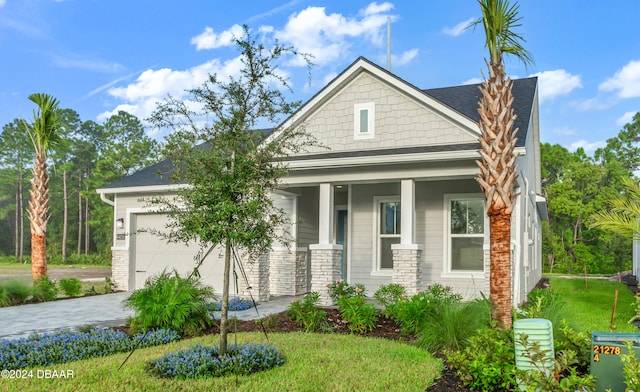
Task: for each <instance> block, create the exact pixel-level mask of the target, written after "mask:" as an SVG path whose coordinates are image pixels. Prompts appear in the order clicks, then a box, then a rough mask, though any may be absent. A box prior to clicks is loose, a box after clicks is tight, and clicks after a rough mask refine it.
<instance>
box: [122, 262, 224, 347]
mask: <svg viewBox="0 0 640 392" xmlns="http://www.w3.org/2000/svg"><path fill="white" fill-rule="evenodd" d="M213 300H215V295H214V293H213V289H212V288H211V287H209V286H203V285H201V284H200V280H199V279H198V278H197V277H194V276H191V277H189V278H182V277H180V276H179V275H178V273H177V272H176V271H174V272H173V274H171V273H168V272H166V271H163V272H162V273H161V274H160V275H158V276H155V277H152V278H150V279H149V280H147V281H146V282H145V284H144V287H143V288H141V289H139V290H136V291H134V292H133V293H132V294H131V296H129V298H127V299H126V300H125V301H124V304H125V306H127V307H129V308H132V309H133V310H134V311H135V317H134V318H133V319H132V320H131V328H132V329H133V330H134V331H139V330H145V329H149V328H170V329H173V330H175V331H178V332H180V333H182V334H187V335H196V334H199V333H201V332H202V331H203V330H204V329H206V328H208V327H210V326H211V325H213V321H212V320H211V317H210V316H209V311H208V309H207V304H208V303H210V302H212V301H213Z"/></svg>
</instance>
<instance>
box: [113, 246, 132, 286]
mask: <svg viewBox="0 0 640 392" xmlns="http://www.w3.org/2000/svg"><path fill="white" fill-rule="evenodd" d="M129 278H131V279H133V278H134V277H129V249H122V248H115V247H114V248H111V282H113V289H114V290H118V291H120V290H124V291H128V290H129Z"/></svg>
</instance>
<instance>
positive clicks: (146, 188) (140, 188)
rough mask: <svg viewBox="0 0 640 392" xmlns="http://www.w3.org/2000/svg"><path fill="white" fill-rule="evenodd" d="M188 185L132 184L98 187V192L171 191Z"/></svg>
mask: <svg viewBox="0 0 640 392" xmlns="http://www.w3.org/2000/svg"><path fill="white" fill-rule="evenodd" d="M186 186H188V185H187V184H169V185H149V186H131V187H120V188H98V189H96V192H97V193H100V194H116V193H117V194H122V193H152V192H171V191H176V190H178V189H181V188H184V187H186Z"/></svg>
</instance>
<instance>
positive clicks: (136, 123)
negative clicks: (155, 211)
mask: <svg viewBox="0 0 640 392" xmlns="http://www.w3.org/2000/svg"><path fill="white" fill-rule="evenodd" d="M32 125H33V124H30V123H28V122H27V121H25V120H24V119H14V120H13V121H11V122H10V123H8V124H6V125H4V126H3V127H2V133H1V134H0V255H2V256H13V257H15V258H16V259H18V260H19V261H21V262H24V261H25V256H29V255H30V249H31V244H30V242H31V235H30V230H29V220H28V213H27V211H28V201H29V190H30V189H31V180H32V178H33V169H34V158H35V151H34V144H33V141H32V140H31V138H30V137H29V132H28V130H29V127H32ZM57 129H58V132H59V133H60V135H59V136H60V142H59V143H56V144H55V145H54V146H52V148H51V151H50V153H49V156H48V166H49V179H48V185H49V192H50V214H51V217H50V219H49V225H48V230H47V257H48V259H49V260H50V261H51V260H56V261H60V262H65V261H66V259H67V258H68V257H69V256H70V255H72V254H76V255H99V256H100V257H101V258H103V259H107V260H110V259H111V244H112V235H113V232H112V217H113V209H112V207H111V206H109V205H106V204H105V203H104V202H102V201H101V200H100V197H99V195H98V194H97V193H96V192H95V190H96V189H97V188H99V187H101V186H104V185H107V184H109V183H111V182H113V181H115V180H117V179H119V178H122V177H124V176H127V175H130V174H133V173H134V172H136V171H138V170H140V169H142V168H144V167H146V166H148V165H151V164H153V163H156V162H158V161H159V160H160V159H161V153H160V149H161V145H160V143H159V142H158V141H156V140H154V139H152V138H150V137H149V136H147V134H146V132H145V127H144V125H143V124H142V122H141V121H140V119H138V118H137V117H136V116H134V115H132V114H129V113H127V112H124V111H120V112H118V113H117V114H115V115H112V116H111V117H109V118H108V119H107V120H106V121H105V122H104V123H103V124H99V123H97V122H95V121H92V120H83V119H82V118H81V117H80V115H79V114H78V113H77V112H76V111H74V110H72V109H60V110H58V111H57Z"/></svg>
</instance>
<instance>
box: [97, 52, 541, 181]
mask: <svg viewBox="0 0 640 392" xmlns="http://www.w3.org/2000/svg"><path fill="white" fill-rule="evenodd" d="M364 60H366V59H364ZM356 61H357V60H356ZM366 61H367V62H368V60H366ZM371 64H373V63H371ZM373 65H374V66H376V67H378V66H377V65H375V64H373ZM378 68H380V67H378ZM347 69H348V68H347ZM381 69H382V68H381ZM345 71H346V70H345ZM383 71H384V72H388V71H386V70H384V69H383ZM389 74H390V75H392V76H394V77H396V78H397V76H396V75H393V74H391V73H389ZM400 80H402V79H400ZM403 82H405V83H407V84H409V83H408V82H406V81H404V80H403ZM479 86H480V85H479V84H469V85H463V86H453V87H442V88H432V89H426V90H422V91H423V92H424V93H425V94H427V95H428V96H430V97H432V98H433V99H435V100H437V101H439V102H441V103H442V104H444V105H446V106H448V107H450V108H451V109H453V110H455V111H457V112H459V113H460V114H462V115H464V116H466V117H468V118H469V119H471V120H472V121H474V122H477V121H479V120H480V115H479V114H478V100H479V99H480V95H481V94H480V90H479ZM536 86H537V78H536V77H532V78H524V79H514V80H513V95H514V102H513V107H514V110H515V113H516V114H517V115H518V118H517V120H516V122H515V125H514V126H515V127H518V128H519V130H518V135H517V136H518V142H517V144H516V146H518V147H522V146H524V144H525V141H526V136H527V135H526V133H527V130H528V128H529V120H530V118H531V110H532V109H533V100H534V98H535V91H536ZM261 131H262V132H263V133H264V134H265V137H266V136H268V135H269V134H270V133H271V132H272V131H273V129H265V130H261ZM478 148H479V144H478V143H467V144H453V145H443V146H423V147H406V148H393V149H379V150H366V151H346V152H333V153H332V152H327V153H321V154H312V155H305V156H300V157H291V158H289V160H302V159H314V158H339V157H351V156H366V155H387V154H403V153H412V152H436V151H460V150H465V149H469V150H471V149H472V150H476V149H478ZM172 169H173V161H172V160H171V159H166V160H164V161H162V162H159V163H157V164H155V165H153V166H150V167H148V168H146V169H143V170H141V171H139V172H137V173H134V174H132V175H130V176H128V177H125V178H122V179H120V180H117V181H115V182H113V183H111V184H109V185H106V186H104V187H102V189H112V188H128V187H139V186H154V185H169V184H171V171H172Z"/></svg>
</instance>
